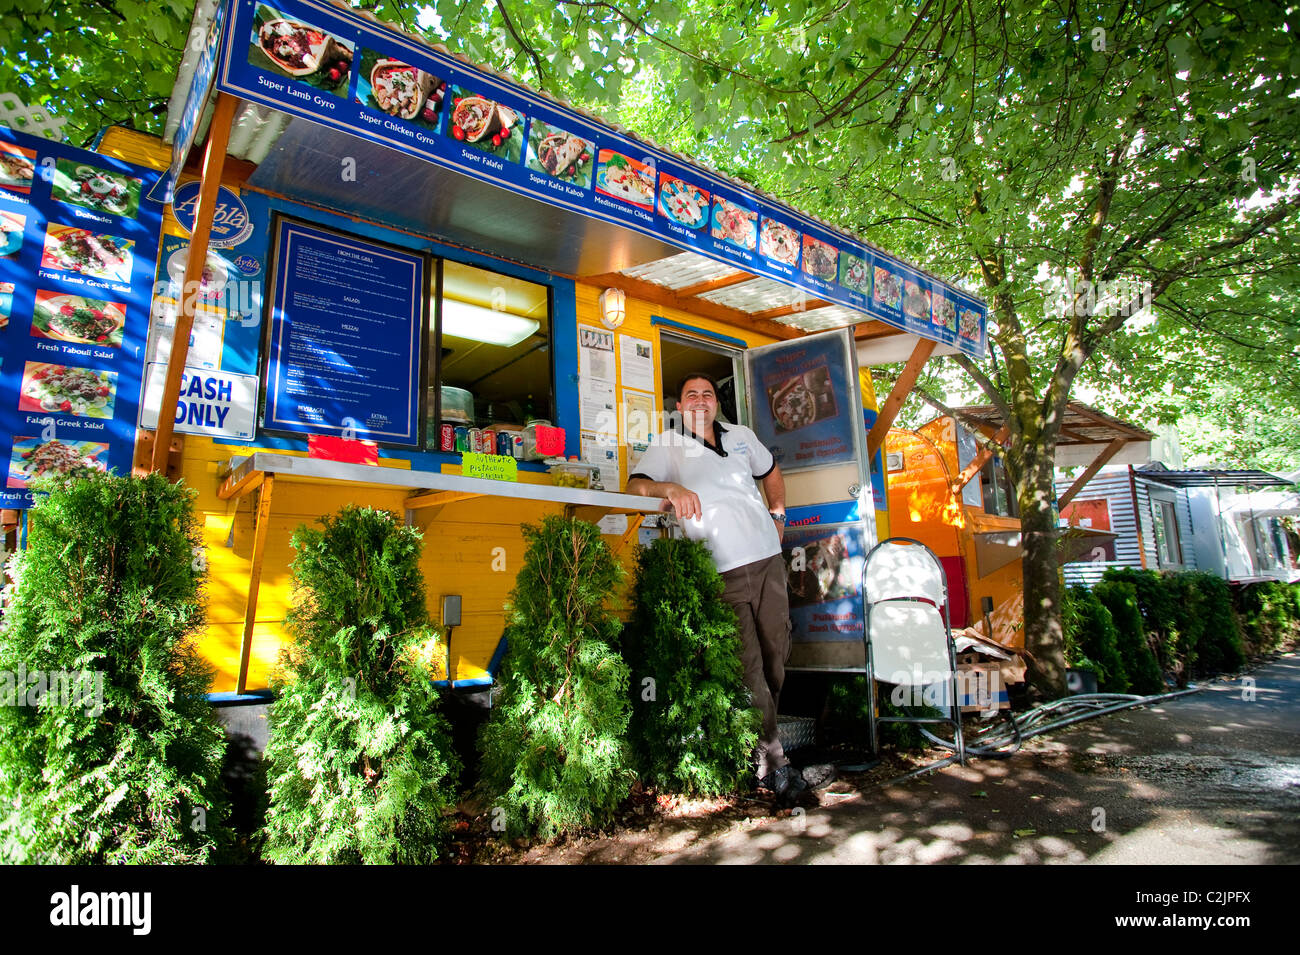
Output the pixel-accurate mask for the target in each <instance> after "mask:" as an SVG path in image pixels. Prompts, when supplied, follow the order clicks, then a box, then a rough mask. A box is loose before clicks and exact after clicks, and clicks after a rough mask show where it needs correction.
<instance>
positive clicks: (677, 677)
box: [623, 537, 762, 795]
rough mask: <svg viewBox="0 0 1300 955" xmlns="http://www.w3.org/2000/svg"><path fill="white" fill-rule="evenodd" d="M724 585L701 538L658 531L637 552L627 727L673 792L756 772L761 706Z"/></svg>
mask: <svg viewBox="0 0 1300 955" xmlns="http://www.w3.org/2000/svg"><path fill="white" fill-rule="evenodd" d="M724 589H725V584H724V583H723V581H722V577H721V576H720V575H719V574H718V571H717V569H716V568H715V567H714V564H713V559H712V557H711V556H710V554H709V550H708V548H707V547H706V546H705V544H704V543H703V542H702V541H695V540H686V539H682V538H666V537H665V538H660V539H658V540H656V541H655V542H654V543H653V544H652V545H651V546H649V547H646V548H643V549H642V550H641V553H640V555H639V557H638V559H637V576H636V588H635V595H634V607H633V611H632V617H631V620H630V621H629V623H628V625H627V627H626V628H625V629H624V631H623V651H624V658H625V659H626V661H627V663H628V666H629V668H630V670H631V677H632V696H633V704H632V720H631V726H630V729H631V733H630V735H631V738H632V745H633V749H634V751H635V753H636V758H637V765H638V767H639V769H640V774H641V778H642V780H643V781H644V782H646V783H649V784H651V785H653V786H656V787H658V788H660V789H664V790H667V791H670V792H680V793H688V794H701V795H720V794H722V793H726V792H732V791H735V790H737V789H738V788H740V787H741V785H742V782H743V781H744V780H745V778H746V777H747V776H748V775H749V774H750V771H751V766H750V763H751V761H752V755H753V751H754V746H755V744H756V743H757V741H758V727H759V726H760V724H761V722H762V714H760V713H759V711H758V710H757V709H754V708H753V707H752V706H751V699H750V692H749V689H748V687H746V686H745V681H744V671H743V669H742V666H741V662H740V634H739V629H738V626H737V623H736V614H735V611H734V610H733V609H732V608H731V607H730V606H729V605H728V604H727V603H726V602H725V601H723V599H722V592H723V590H724ZM647 680H649V681H651V682H649V683H647V682H646V681H647Z"/></svg>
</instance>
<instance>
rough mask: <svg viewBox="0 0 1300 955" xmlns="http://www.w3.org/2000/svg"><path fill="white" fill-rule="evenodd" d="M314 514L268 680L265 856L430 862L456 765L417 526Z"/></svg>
mask: <svg viewBox="0 0 1300 955" xmlns="http://www.w3.org/2000/svg"><path fill="white" fill-rule="evenodd" d="M319 523H320V524H321V526H322V528H323V529H322V530H314V529H308V528H306V527H302V528H299V530H298V531H297V533H296V534H295V535H294V537H293V540H292V544H293V547H294V548H295V549H296V550H297V556H296V557H295V558H294V561H293V565H292V571H293V578H294V606H293V609H292V611H291V612H290V615H289V628H290V631H291V632H292V634H293V635H294V637H295V640H296V642H295V644H294V645H293V646H291V647H290V648H288V649H286V650H285V651H284V653H283V655H282V657H281V669H280V671H279V672H278V673H277V675H276V678H275V680H274V682H273V689H274V690H275V692H276V696H277V699H276V701H275V703H274V704H273V705H272V706H271V708H270V714H269V720H270V739H269V741H268V743H267V747H266V775H267V784H268V787H269V790H270V805H269V807H268V809H267V823H266V830H265V835H266V848H265V852H264V857H265V858H266V859H268V860H270V861H272V862H278V863H291V864H302V863H331V864H335V863H337V864H347V863H367V864H372V863H373V864H387V863H409V864H421V863H428V862H431V861H433V860H434V859H436V858H437V857H438V852H439V848H440V847H441V844H442V842H443V840H444V837H445V833H446V823H445V820H444V813H445V811H446V810H447V808H448V807H449V806H450V805H451V803H452V801H453V786H454V784H455V779H456V775H457V773H458V772H459V768H460V767H459V765H458V762H457V760H456V758H455V756H454V754H453V752H452V747H451V741H450V730H449V727H448V725H447V722H446V720H445V719H444V718H443V717H442V715H441V714H440V712H439V700H438V694H437V690H436V688H435V687H434V686H433V682H432V661H433V659H434V655H435V654H436V653H438V643H439V634H438V633H437V631H436V630H435V629H433V628H431V627H430V626H429V622H428V615H427V611H426V608H425V589H424V579H423V576H422V575H421V573H420V550H421V546H422V544H421V539H420V534H419V532H418V531H416V530H415V529H414V528H411V527H405V526H403V525H402V523H401V522H400V521H399V520H398V519H397V517H396V516H394V515H393V514H390V513H388V512H386V511H378V510H374V509H371V508H363V507H352V506H349V507H345V508H343V509H342V510H341V511H340V512H339V513H338V514H336V515H334V516H332V517H329V516H327V517H323V518H321V519H320V521H319Z"/></svg>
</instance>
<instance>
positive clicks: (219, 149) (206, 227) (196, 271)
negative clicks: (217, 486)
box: [152, 93, 239, 471]
mask: <svg viewBox="0 0 1300 955" xmlns="http://www.w3.org/2000/svg"><path fill="white" fill-rule="evenodd" d="M238 106H239V98H238V97H236V96H231V95H230V94H229V93H219V94H218V95H217V108H216V111H215V112H214V113H213V115H212V123H211V124H210V125H209V126H208V146H207V151H206V152H205V153H204V156H203V179H202V185H201V186H200V188H199V207H198V211H197V213H196V214H195V219H194V234H193V235H191V236H190V250H189V258H188V259H187V260H186V262H185V279H184V284H183V285H182V286H181V308H180V311H179V312H177V314H176V328H175V329H174V330H173V332H172V350H171V355H170V357H169V358H168V360H167V377H166V381H165V383H164V384H163V394H162V405H160V406H159V408H158V429H157V433H156V434H155V436H154V437H155V440H154V445H153V463H152V470H154V471H163V470H164V469H165V468H166V467H167V452H168V450H169V449H170V448H171V444H172V428H173V427H174V425H175V420H174V419H175V417H176V401H177V399H178V398H180V394H181V374H182V372H183V371H184V370H185V359H186V358H187V357H188V355H189V350H190V330H191V329H192V328H193V326H194V309H195V306H196V304H197V302H198V298H199V297H198V295H197V294H196V292H195V289H197V288H198V287H199V280H200V279H201V278H202V276H203V266H204V264H205V263H206V262H207V259H208V234H209V233H210V232H211V231H212V217H213V216H214V215H215V214H216V211H217V187H218V186H220V185H221V172H222V168H223V167H224V165H225V162H226V144H227V143H228V142H229V140H230V126H231V124H232V123H233V122H234V119H235V109H236V108H237V107H238Z"/></svg>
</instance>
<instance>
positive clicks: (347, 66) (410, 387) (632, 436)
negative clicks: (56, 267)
mask: <svg viewBox="0 0 1300 955" xmlns="http://www.w3.org/2000/svg"><path fill="white" fill-rule="evenodd" d="M191 36H193V37H196V38H205V39H204V40H203V42H196V43H194V44H191V45H190V46H189V47H188V48H187V50H186V53H185V57H184V61H183V62H182V64H181V67H180V71H179V76H178V81H177V87H176V94H175V96H174V97H173V101H172V105H171V111H170V113H169V118H168V132H167V136H166V139H167V140H168V141H169V142H170V144H171V145H170V148H166V147H163V146H162V145H161V144H159V143H158V142H157V141H156V140H152V139H150V138H149V137H144V136H140V135H138V134H134V133H130V132H127V131H123V130H110V131H108V133H106V134H105V135H104V137H103V138H102V140H101V141H100V142H99V144H98V146H97V149H98V150H99V152H101V153H102V154H105V155H108V156H112V157H115V158H116V159H118V160H122V161H127V162H131V163H135V164H138V165H139V166H141V167H151V168H152V169H154V170H157V172H158V174H159V175H158V182H157V184H156V186H155V187H153V188H151V190H150V192H151V193H153V194H154V196H155V198H158V199H160V200H164V201H165V203H166V207H165V209H166V211H165V215H164V217H163V223H162V227H161V236H160V239H159V247H158V253H157V273H156V276H155V278H156V284H155V289H154V291H155V295H154V297H153V302H152V306H151V318H150V321H149V334H148V339H147V342H146V343H145V348H144V349H143V353H142V363H143V367H142V369H141V370H140V372H139V377H140V380H141V381H142V383H143V384H142V388H141V400H140V410H139V423H140V427H141V430H140V432H139V440H138V441H137V442H136V447H135V449H134V451H135V461H136V465H137V467H140V468H153V469H155V470H166V471H167V473H169V474H171V475H173V476H175V477H178V478H182V479H184V480H185V482H186V483H187V484H189V485H190V486H191V487H193V488H195V489H196V491H197V493H198V498H197V506H198V510H199V511H200V513H201V520H202V524H203V530H204V540H205V544H206V549H205V552H204V555H203V558H202V559H204V560H205V561H206V564H207V566H208V568H209V572H210V573H209V586H208V606H207V629H206V632H205V634H204V636H203V638H202V641H201V651H202V653H203V655H204V656H205V658H206V659H207V660H208V661H209V662H210V663H211V664H212V665H213V666H214V667H215V669H216V671H217V682H216V686H215V688H214V689H215V690H216V698H218V699H232V700H233V699H244V698H247V697H249V695H250V694H255V693H258V692H259V691H262V690H264V689H265V688H266V687H267V686H268V683H269V677H270V674H271V671H272V668H273V667H274V665H275V662H276V658H277V654H278V651H279V649H280V646H281V643H282V641H283V639H284V631H283V629H282V622H283V620H284V618H285V614H286V611H287V609H288V606H289V602H290V599H291V595H290V589H289V588H290V573H289V563H290V561H291V559H292V550H291V547H290V537H291V535H292V532H293V530H294V529H295V528H296V527H297V526H299V525H302V524H304V523H311V522H312V521H313V520H314V519H315V518H317V517H318V516H320V515H323V514H327V513H330V512H332V511H334V510H336V509H337V508H338V507H340V506H341V505H343V504H346V503H357V504H366V505H371V506H375V507H382V508H386V509H389V510H393V511H396V512H398V513H404V514H405V515H406V518H407V520H408V522H409V523H411V524H413V525H415V526H418V527H419V528H420V530H421V531H422V532H423V534H424V539H425V552H424V558H423V560H424V568H423V569H424V574H425V578H426V581H427V587H428V594H429V602H430V611H431V615H432V617H433V618H434V620H435V621H436V622H441V623H442V624H444V625H445V626H447V627H448V628H449V640H448V644H449V652H448V658H447V661H446V663H445V668H444V669H445V672H443V673H442V674H441V676H442V678H444V679H446V680H447V681H448V682H449V683H450V684H451V685H453V686H455V687H472V686H477V685H482V684H486V683H490V682H491V680H492V675H493V673H494V672H495V669H496V666H497V664H498V662H499V660H500V658H501V655H502V653H503V651H504V645H503V642H502V630H503V625H504V620H505V618H504V611H503V606H504V605H505V603H506V602H507V599H508V594H509V591H510V590H511V588H512V586H513V583H514V579H515V574H516V573H517V571H518V570H519V567H520V565H521V562H522V556H523V543H522V536H521V532H520V525H521V524H523V523H527V522H529V521H533V520H536V519H538V518H539V517H541V516H542V515H544V514H546V513H548V512H553V511H555V510H557V509H564V510H565V511H566V512H568V513H571V514H576V515H578V516H583V517H587V518H590V519H595V520H599V521H600V522H601V526H602V530H603V531H604V532H605V533H606V534H607V535H609V538H608V539H609V540H610V541H611V542H612V543H613V545H614V547H615V549H616V551H617V552H618V553H619V554H620V555H621V556H622V558H623V559H624V560H629V559H630V554H631V547H630V546H629V545H630V544H632V543H633V542H635V541H636V540H637V539H638V538H639V537H640V536H641V535H643V534H644V533H646V528H647V527H648V526H650V525H653V524H655V522H656V517H657V514H658V512H659V510H660V508H661V507H662V506H663V504H664V502H661V501H658V500H653V499H647V498H642V497H636V496H631V495H626V494H623V493H621V489H622V487H623V485H624V484H625V482H626V478H627V475H628V474H629V473H631V471H633V470H634V469H635V464H636V462H637V460H638V459H639V456H640V454H641V453H642V452H643V451H644V449H645V448H646V446H647V445H648V443H649V441H650V440H651V438H652V436H653V435H654V434H655V433H657V432H658V431H659V430H660V429H661V428H662V427H664V426H665V424H664V422H665V414H666V413H669V414H670V413H671V411H672V407H671V405H672V399H673V398H674V397H675V396H674V395H673V388H674V386H675V383H676V379H677V377H678V376H679V375H680V374H682V373H684V372H686V371H695V370H702V371H707V372H710V373H712V374H713V375H714V376H715V377H716V378H717V379H719V381H720V382H721V383H722V392H723V394H722V395H721V396H720V397H721V398H722V402H721V404H722V409H723V414H724V417H725V419H726V420H731V421H739V422H742V423H745V424H748V425H749V426H750V427H752V428H754V430H755V431H756V432H757V433H758V435H759V436H760V438H762V439H763V440H764V442H765V443H766V444H768V445H769V446H770V447H771V448H772V449H773V452H774V454H775V455H776V456H777V459H778V461H780V464H781V467H782V469H783V471H784V473H785V475H786V483H787V488H788V506H787V510H788V513H789V518H790V528H789V530H788V532H787V538H786V544H787V558H788V560H789V562H790V567H791V592H792V615H793V616H794V618H795V624H796V645H795V650H794V652H793V654H792V658H791V665H792V666H795V667H803V668H809V669H822V670H853V669H858V670H860V669H861V668H862V665H863V659H864V654H863V647H862V635H863V628H862V610H861V599H860V594H859V580H860V571H861V565H862V559H863V557H864V556H865V554H866V552H867V550H868V549H869V548H870V546H871V544H872V543H873V542H874V541H875V540H876V539H877V537H878V535H879V534H880V533H881V532H882V530H883V526H884V522H885V506H886V498H885V486H884V473H883V467H882V466H881V464H880V457H881V455H880V451H881V448H882V446H883V443H884V437H885V434H886V433H887V432H888V430H889V427H890V425H891V423H892V421H893V418H894V416H895V415H896V413H897V411H898V408H899V406H900V405H901V404H902V401H903V400H904V398H905V397H906V395H907V393H908V391H909V390H910V388H911V386H912V384H913V383H914V382H915V380H916V376H917V374H918V373H919V372H920V370H921V367H922V366H923V365H924V363H925V361H926V360H927V359H928V358H929V357H931V355H942V354H951V353H955V352H963V353H966V354H968V355H971V356H974V357H979V356H981V355H982V354H983V351H984V347H985V341H984V336H985V317H986V308H985V306H984V305H983V303H982V302H980V301H979V300H978V299H977V298H975V297H974V296H972V295H971V294H969V293H968V292H966V291H964V290H962V289H960V288H957V287H955V286H953V285H951V284H949V283H946V282H943V281H941V280H939V279H937V278H935V277H933V276H930V275H928V274H926V273H925V272H924V271H922V270H921V269H919V268H917V267H916V266H915V265H912V264H910V263H908V262H905V261H903V260H901V259H899V258H898V257H896V256H893V255H890V254H888V253H886V252H884V251H882V250H880V249H878V248H876V247H875V246H873V245H871V244H870V243H869V242H867V241H865V240H864V239H862V238H861V237H858V236H855V235H852V234H850V233H847V232H845V231H843V230H842V229H839V228H836V227H834V226H831V225H829V224H827V223H825V222H823V221H820V220H818V219H815V218H813V217H811V216H808V215H806V214H804V213H802V212H800V211H799V210H797V209H794V208H792V207H790V206H789V205H787V204H785V203H782V202H780V201H778V200H776V199H775V198H773V197H771V196H768V195H765V194H763V193H760V192H757V191H755V190H754V189H752V188H751V187H749V186H747V185H745V184H743V183H741V182H738V181H736V180H733V179H730V178H728V177H726V176H723V175H721V174H719V173H717V172H715V171H713V170H711V169H708V168H707V167H705V166H703V165H701V164H699V163H697V162H695V161H693V160H692V159H690V158H689V157H685V156H681V155H677V154H674V153H671V152H668V151H666V150H663V149H661V148H659V147H657V146H655V145H654V144H652V143H649V142H647V141H645V140H643V139H640V138H638V137H636V136H635V135H633V134H631V133H629V132H627V131H625V130H621V129H618V128H615V127H613V126H610V125H608V124H606V123H604V122H602V121H601V120H599V119H597V118H596V117H594V116H592V115H590V114H587V113H585V112H583V111H580V110H577V109H574V108H571V107H568V106H566V105H564V104H562V103H559V102H557V101H555V100H554V99H552V98H551V97H549V96H547V95H546V94H544V93H540V92H538V91H535V90H532V89H530V88H528V87H527V86H525V85H522V84H520V83H518V82H515V81H513V80H511V79H509V78H507V77H505V76H503V75H501V74H498V73H495V72H493V71H491V70H487V69H483V68H481V67H477V66H475V65H474V64H471V63H469V62H467V61H466V60H464V59H463V58H460V57H457V56H454V55H451V54H449V53H448V52H447V51H446V50H445V49H443V48H441V47H438V46H431V45H429V44H427V43H425V42H424V41H423V40H421V39H419V38H416V37H413V36H411V35H408V34H406V33H404V32H402V31H400V30H397V29H395V28H393V27H390V26H387V25H384V24H381V23H379V22H378V21H376V20H374V19H373V18H371V17H370V16H368V15H367V14H365V13H362V12H359V11H356V10H353V9H351V8H349V7H347V6H344V5H341V4H336V3H331V2H325V0H275V2H261V0H221V2H211V0H200V3H199V5H198V7H197V8H196V11H195V19H194V24H193V29H192V31H191ZM893 361H903V362H905V363H906V364H905V370H904V372H903V374H902V375H901V377H900V378H899V380H898V381H897V383H896V385H895V387H894V389H893V391H892V392H891V394H890V395H889V396H888V397H887V398H886V400H885V401H883V402H882V403H880V405H879V407H877V405H876V401H875V397H874V395H873V394H872V393H871V387H870V376H869V373H868V372H867V366H869V365H870V364H875V363H883V362H893ZM161 409H168V413H165V414H164V413H161ZM557 429H558V430H557ZM462 432H464V433H462ZM488 432H490V433H491V441H492V444H491V446H488V445H487V444H485V443H484V442H485V441H486V440H487V438H486V437H485V433H488ZM555 441H559V442H560V443H559V444H558V445H555V446H553V447H551V448H550V451H551V452H552V455H553V457H559V456H564V457H569V458H580V459H581V460H582V461H584V462H586V463H587V464H589V465H592V466H594V467H593V470H594V471H595V473H596V475H597V477H598V481H599V484H600V486H601V489H592V488H589V487H586V486H580V487H574V486H565V485H566V484H572V483H574V482H573V481H570V480H568V479H567V478H558V476H557V473H556V470H555V468H553V467H548V466H547V464H546V463H544V462H543V461H539V460H536V459H537V458H538V457H541V456H542V453H543V451H544V450H545V448H546V446H547V442H555ZM536 449H543V450H542V451H538V450H536ZM557 452H558V453H557ZM872 461H874V462H875V465H874V466H872V464H871V463H870V462H872ZM582 483H583V484H585V481H583V482H582ZM652 532H654V531H652Z"/></svg>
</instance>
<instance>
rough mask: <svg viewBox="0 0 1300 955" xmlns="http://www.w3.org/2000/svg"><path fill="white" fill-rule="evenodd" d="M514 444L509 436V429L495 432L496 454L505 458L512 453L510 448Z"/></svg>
mask: <svg viewBox="0 0 1300 955" xmlns="http://www.w3.org/2000/svg"><path fill="white" fill-rule="evenodd" d="M514 444H515V443H514V440H513V439H512V438H511V436H510V432H509V431H498V432H497V454H500V455H502V456H503V457H507V458H508V457H510V456H511V454H512V453H513V452H512V451H511V449H512V448H513V447H514Z"/></svg>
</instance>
